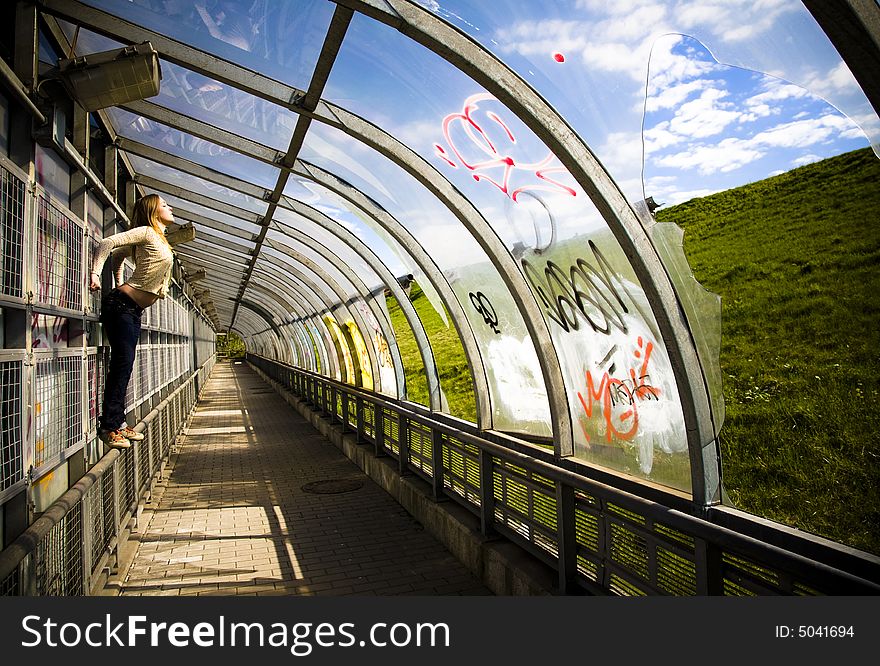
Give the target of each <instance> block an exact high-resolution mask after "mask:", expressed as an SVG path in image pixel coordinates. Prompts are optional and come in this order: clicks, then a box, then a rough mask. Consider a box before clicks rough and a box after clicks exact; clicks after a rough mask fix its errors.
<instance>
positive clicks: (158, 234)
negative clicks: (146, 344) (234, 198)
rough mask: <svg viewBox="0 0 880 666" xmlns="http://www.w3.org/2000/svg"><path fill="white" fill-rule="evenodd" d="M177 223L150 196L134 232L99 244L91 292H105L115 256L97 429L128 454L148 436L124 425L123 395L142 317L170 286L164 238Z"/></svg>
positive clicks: (105, 314)
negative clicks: (126, 265) (125, 273)
mask: <svg viewBox="0 0 880 666" xmlns="http://www.w3.org/2000/svg"><path fill="white" fill-rule="evenodd" d="M172 222H174V214H173V212H172V210H171V206H169V205H168V204H167V203H166V202H165V200H164V199H163V198H162V197H160V196H159V195H158V194H148V195H147V196H145V197H143V198H141V199H139V200H138V202H137V203H136V204H135V206H134V215H133V216H132V228H131V229H130V230H128V231H123V232H122V233H118V234H114V235H113V236H110V237H108V238H105V239H104V240H103V241H101V244H100V245H98V250H97V252H96V253H95V260H94V262H93V263H92V275H91V281H90V284H89V289H91V290H92V291H98V290H100V289H101V269H102V268H103V266H104V262H106V261H107V257H109V256H110V253H111V252H113V251H114V250H117V251H116V252H113V262H112V265H113V272H114V275H115V277H116V284H117V285H118V286H117V287H116V288H115V289H113V290H112V291H110V292H109V293H108V294H107V295H105V296H104V298H103V299H102V300H101V318H100V320H101V323H102V324H104V333H105V335H106V336H107V340H108V341H109V343H110V368H109V370H108V372H107V380H106V383H105V384H104V404H103V413H102V414H101V418H100V421H99V423H98V437H100V438H101V440H102V441H103V442H105V443H106V444H107V445H108V446H111V447H114V448H120V449H124V448H128V447H129V446H131V440H142V439H143V438H144V436H143V435H142V434H141V433H139V432H136V431H135V430H133V429H132V428H130V427H128V426H123V423H124V422H125V394H126V391H127V390H128V381H129V379H130V378H131V370H132V367H134V352H135V347H136V346H137V343H138V338H140V334H141V316H142V315H143V313H144V310H145V309H146V308H148V307H150V306H151V305H152V304H153V303H155V302H156V300H157V299H160V298H165V295H166V294H167V293H168V283H169V281H170V280H171V267H172V265H173V264H174V254H173V253H172V252H171V246H170V245H169V244H168V240H167V239H166V238H165V228H166V227H167V226H168V225H169V224H171V223H172ZM129 255H131V256H132V258H133V259H134V263H135V269H134V273H132V275H131V277H130V278H128V280H127V281H126V282H124V283H123V281H122V262H123V261H124V260H125V258H126V257H127V256H129Z"/></svg>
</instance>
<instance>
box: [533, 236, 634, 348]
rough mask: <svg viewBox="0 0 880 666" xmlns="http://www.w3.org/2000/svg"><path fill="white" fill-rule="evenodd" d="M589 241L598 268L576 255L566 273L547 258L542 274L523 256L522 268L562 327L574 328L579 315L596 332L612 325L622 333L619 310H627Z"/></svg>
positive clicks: (604, 263)
mask: <svg viewBox="0 0 880 666" xmlns="http://www.w3.org/2000/svg"><path fill="white" fill-rule="evenodd" d="M589 244H590V249H591V250H592V252H593V257H594V258H595V263H596V266H598V268H595V267H594V266H592V265H590V264H589V263H587V261H586V260H585V259H578V260H577V261H576V262H575V264H574V265H573V266H571V267H570V268H569V270H568V274H566V272H565V271H564V270H563V269H561V268H560V267H559V266H558V265H557V264H555V263H554V262H552V261H548V262H547V265H546V267H545V268H544V275H543V277H542V276H541V275H540V273H539V272H538V270H539V269H536V268H535V267H533V266H532V265H531V264H530V263H529V262H528V260H526V259H525V258H523V259H522V267H523V272H524V273H525V275H526V279H527V280H528V281H529V284H530V285H531V286H532V289H533V290H534V292H535V295H536V296H537V298H538V301H539V302H540V303H541V304H542V305H543V306H544V308H545V312H546V314H547V316H548V317H550V319H552V320H553V321H555V322H556V323H557V324H559V325H560V326H561V327H562V328H563V330H565V331H569V330H574V331H576V330H578V328H579V326H580V323H579V321H578V319H579V318H582V319H584V320H585V321H586V322H587V323H588V324H589V325H590V326H591V327H592V328H593V330H594V331H598V332H599V333H604V334H606V335H608V334H609V333H610V332H611V328H612V326H613V327H614V328H617V329H619V330H620V331H622V332H623V333H626V332H627V326H626V322H625V321H624V320H623V314H624V313H627V312H629V310H627V307H626V305H625V304H624V302H623V299H622V298H621V296H620V293H619V292H618V290H617V289H616V287H615V285H614V279H615V277H616V276H615V274H614V269H613V268H612V267H611V265H610V264H609V263H608V260H607V259H605V257H604V256H602V253H601V252H600V251H599V248H598V247H596V245H595V244H594V243H593V241H589Z"/></svg>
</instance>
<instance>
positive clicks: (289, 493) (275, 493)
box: [104, 361, 491, 596]
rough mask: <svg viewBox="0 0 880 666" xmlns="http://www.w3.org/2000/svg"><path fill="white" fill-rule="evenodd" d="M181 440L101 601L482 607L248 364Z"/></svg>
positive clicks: (213, 387) (412, 524) (210, 389)
mask: <svg viewBox="0 0 880 666" xmlns="http://www.w3.org/2000/svg"><path fill="white" fill-rule="evenodd" d="M184 432H185V434H184V436H183V437H182V438H181V443H180V444H179V445H178V447H177V450H176V451H175V452H173V453H172V456H171V459H170V462H169V465H168V466H167V467H166V470H165V472H164V474H163V480H162V482H161V484H160V485H158V486H157V488H156V490H155V491H154V493H153V496H152V497H151V499H150V502H149V503H148V504H147V505H146V506H145V508H144V511H143V513H142V514H141V516H140V518H139V520H138V522H139V523H140V525H139V527H138V528H137V531H136V532H135V533H134V534H133V535H132V537H133V538H132V540H131V542H130V543H129V545H128V548H127V550H128V553H127V555H126V554H123V558H122V559H123V566H121V567H120V571H119V573H118V574H117V575H116V576H114V577H111V579H110V580H109V581H108V584H107V585H106V586H105V588H104V594H107V595H115V594H119V595H163V596H164V595H172V596H177V595H200V596H201V595H251V596H253V595H486V594H491V592H490V591H489V589H488V588H486V587H485V586H484V585H483V584H482V583H481V581H479V580H478V579H477V578H475V577H474V575H473V574H472V573H470V572H469V571H468V570H467V569H466V568H465V566H464V565H463V564H462V563H461V562H459V561H458V560H457V559H456V558H455V557H453V556H452V555H451V554H450V553H449V552H448V551H447V550H446V549H445V548H444V547H443V546H442V545H441V544H440V543H439V542H438V541H437V540H436V539H434V537H432V536H431V535H430V534H428V533H427V532H426V531H425V530H424V529H423V528H422V527H421V526H420V525H419V523H418V522H416V521H415V520H414V519H413V518H412V517H411V516H410V515H409V514H408V513H407V512H406V510H405V509H404V508H403V507H401V506H400V505H399V504H398V503H397V502H396V501H395V500H394V499H393V498H392V497H391V496H389V495H388V494H387V493H386V492H385V491H384V490H383V489H382V488H380V487H379V486H378V485H377V484H376V483H375V482H373V481H372V480H371V479H369V478H368V477H367V476H366V475H365V474H364V473H363V472H362V471H361V470H360V469H359V468H358V467H357V466H356V465H355V464H354V463H353V462H352V461H350V460H349V459H348V458H347V457H346V456H345V455H344V454H343V453H342V452H341V451H340V450H339V449H338V448H336V446H334V445H333V444H331V443H330V441H328V440H327V439H326V438H325V437H323V436H322V435H321V434H320V433H319V432H318V431H316V430H315V429H314V428H313V427H312V425H311V424H309V423H308V422H306V421H305V420H304V419H303V418H302V417H301V416H300V415H299V414H298V413H297V412H296V411H295V410H294V409H293V408H291V407H290V406H289V405H288V404H287V403H286V402H285V401H284V400H283V399H282V398H281V396H280V395H279V394H278V393H276V391H275V390H274V389H272V388H271V387H270V386H269V385H268V384H267V383H266V382H264V381H263V380H262V379H261V378H260V377H259V376H258V375H257V374H256V373H255V372H254V371H253V370H252V369H251V368H250V367H249V366H248V365H247V364H245V363H242V362H235V361H233V362H227V363H218V364H217V366H216V367H215V368H214V371H213V373H212V376H211V378H210V379H209V381H208V383H207V384H206V386H205V388H204V391H203V392H202V395H201V398H200V400H199V402H198V404H197V406H196V409H195V411H194V412H193V415H192V418H191V420H190V422H189V424H188V427H187V429H186V430H185V431H184ZM125 560H128V562H125ZM125 564H128V566H125Z"/></svg>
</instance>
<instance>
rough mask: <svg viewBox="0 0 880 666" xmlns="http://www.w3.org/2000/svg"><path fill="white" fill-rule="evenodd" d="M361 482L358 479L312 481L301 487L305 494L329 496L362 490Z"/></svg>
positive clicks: (362, 483)
mask: <svg viewBox="0 0 880 666" xmlns="http://www.w3.org/2000/svg"><path fill="white" fill-rule="evenodd" d="M363 485H364V482H363V481H360V480H359V479H327V480H326V481H312V482H311V483H307V484H306V485H304V486H303V487H302V489H303V490H305V491H306V492H307V493H319V494H324V495H330V494H335V493H350V492H351V491H352V490H357V489H358V488H362V487H363Z"/></svg>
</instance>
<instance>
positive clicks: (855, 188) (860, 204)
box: [657, 149, 880, 553]
mask: <svg viewBox="0 0 880 666" xmlns="http://www.w3.org/2000/svg"><path fill="white" fill-rule="evenodd" d="M878 184H880V160H878V159H877V157H876V156H875V155H874V154H873V153H872V152H871V151H870V150H869V149H864V150H859V151H854V152H851V153H846V154H844V155H840V156H837V157H834V158H830V159H826V160H824V161H821V162H817V163H814V164H810V165H807V166H804V167H800V168H798V169H794V170H792V171H789V172H786V173H784V174H781V175H779V176H774V177H772V178H767V179H766V180H762V181H759V182H756V183H752V184H750V185H746V186H743V187H739V188H736V189H732V190H728V191H725V192H721V193H718V194H714V195H712V196H708V197H704V198H700V199H694V200H692V201H689V202H687V203H683V204H681V205H678V206H673V207H670V208H668V209H661V210H659V211H657V219H658V220H660V221H666V222H676V223H677V224H679V225H680V226H681V227H682V228H683V229H684V246H685V253H686V254H687V257H688V260H689V262H690V264H691V267H692V268H693V271H694V274H695V275H696V277H697V279H698V280H699V281H700V283H702V284H703V286H705V287H706V288H707V289H709V290H711V291H714V292H716V293H718V294H720V295H721V297H722V350H721V370H722V377H723V380H724V384H723V390H724V398H725V405H726V409H727V417H726V420H725V423H724V427H723V428H722V431H721V448H722V472H723V478H724V485H725V487H726V489H727V491H728V493H729V496H730V499H731V500H732V502H733V504H734V505H735V506H737V507H739V508H741V509H743V510H746V511H748V512H750V513H754V514H758V515H760V516H764V517H766V518H771V519H773V520H777V521H779V522H782V523H785V524H788V525H791V526H794V527H797V528H800V529H803V530H806V531H809V532H812V533H816V534H820V535H822V536H826V537H829V538H831V539H834V540H836V541H841V542H843V543H846V544H848V545H851V546H854V547H857V548H861V549H864V550H868V551H872V552H874V553H880V442H878V440H877V434H878V432H880V409H878V406H880V405H878V402H880V401H878V388H880V381H878V374H880V318H878V312H880V271H878V265H880V227H878V224H880V215H878V212H880V187H878Z"/></svg>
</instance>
